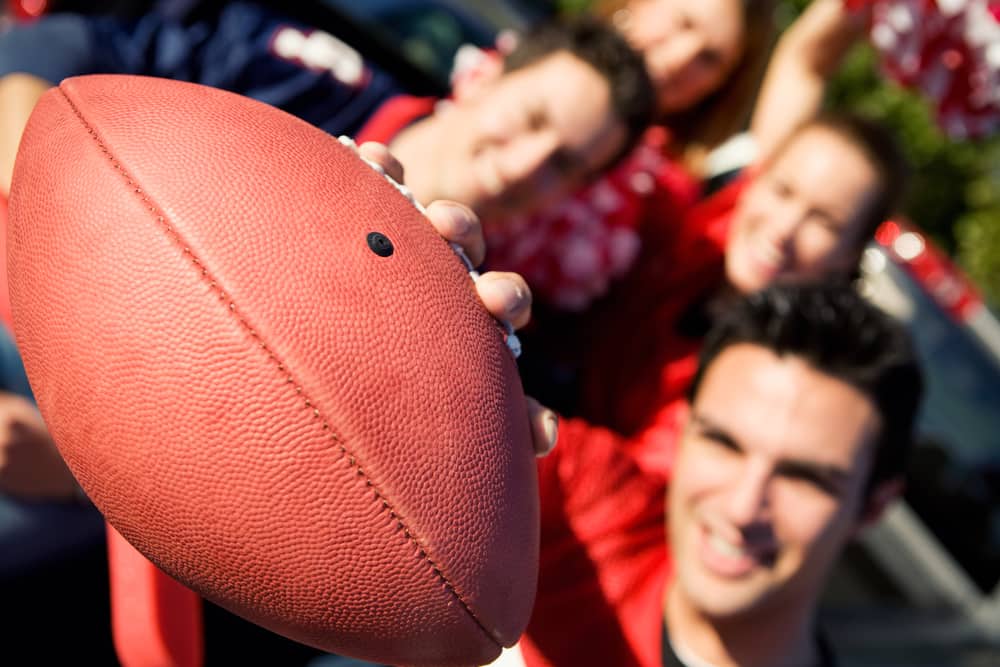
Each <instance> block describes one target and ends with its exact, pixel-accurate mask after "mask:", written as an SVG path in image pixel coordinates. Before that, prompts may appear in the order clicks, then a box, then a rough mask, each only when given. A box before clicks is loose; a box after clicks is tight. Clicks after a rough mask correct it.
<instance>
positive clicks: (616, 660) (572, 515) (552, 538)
mask: <svg viewBox="0 0 1000 667" xmlns="http://www.w3.org/2000/svg"><path fill="white" fill-rule="evenodd" d="M539 485H540V491H541V496H542V550H541V558H540V571H539V588H538V597H537V601H536V603H535V608H534V612H533V614H532V617H531V622H530V624H529V625H528V630H527V633H526V634H525V636H524V637H523V638H522V640H521V648H522V652H523V654H524V659H525V662H526V663H527V665H528V667H539V666H543V665H544V666H558V667H562V666H565V667H588V666H589V665H593V666H594V667H630V666H632V665H637V666H642V667H646V666H647V665H648V666H650V667H652V666H653V665H656V666H657V667H660V659H661V658H660V655H661V632H662V630H661V628H662V619H663V611H662V601H663V594H664V588H665V585H666V581H667V577H668V575H669V573H670V555H669V553H668V551H667V545H666V529H665V525H664V520H665V508H664V499H665V491H666V484H665V483H664V481H663V480H662V479H659V478H657V477H652V476H647V475H645V474H644V473H643V472H642V471H641V470H640V469H639V468H638V466H636V465H635V463H634V462H633V461H632V460H631V459H630V458H629V457H628V456H626V455H623V454H622V450H621V442H620V440H619V439H618V437H617V436H615V435H614V434H612V433H610V432H608V431H606V430H604V429H600V428H594V427H590V426H588V425H587V424H585V423H583V422H581V421H577V420H566V421H564V422H563V423H562V424H561V425H560V432H559V446H558V447H556V449H555V450H554V451H553V453H552V454H550V455H549V456H548V457H546V458H544V459H542V461H541V462H540V464H539Z"/></svg>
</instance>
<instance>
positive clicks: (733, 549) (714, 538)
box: [708, 533, 746, 558]
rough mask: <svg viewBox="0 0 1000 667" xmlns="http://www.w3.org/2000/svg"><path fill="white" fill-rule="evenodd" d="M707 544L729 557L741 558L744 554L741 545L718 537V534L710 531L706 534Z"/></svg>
mask: <svg viewBox="0 0 1000 667" xmlns="http://www.w3.org/2000/svg"><path fill="white" fill-rule="evenodd" d="M708 541H709V544H711V545H712V548H713V549H715V550H716V551H718V552H719V553H720V554H722V555H723V556H728V557H729V558H742V557H744V556H745V555H746V551H744V550H743V549H742V548H741V547H739V546H737V545H735V544H733V543H731V542H729V541H727V540H725V539H723V538H721V537H719V535H717V534H715V533H712V534H711V535H709V536H708Z"/></svg>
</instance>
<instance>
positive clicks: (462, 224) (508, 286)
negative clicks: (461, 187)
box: [358, 143, 558, 456]
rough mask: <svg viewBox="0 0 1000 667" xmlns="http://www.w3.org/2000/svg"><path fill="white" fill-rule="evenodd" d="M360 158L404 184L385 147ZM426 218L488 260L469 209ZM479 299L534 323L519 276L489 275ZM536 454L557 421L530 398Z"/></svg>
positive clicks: (513, 319) (371, 146) (456, 207)
mask: <svg viewBox="0 0 1000 667" xmlns="http://www.w3.org/2000/svg"><path fill="white" fill-rule="evenodd" d="M358 150H359V152H360V153H361V156H362V157H364V158H365V159H366V160H369V161H371V162H374V163H376V164H378V165H380V166H381V167H382V168H383V169H384V170H385V172H386V174H388V175H389V176H390V177H392V178H393V179H394V180H395V181H396V182H398V183H402V182H403V165H402V164H400V163H399V161H398V160H396V159H395V158H394V157H393V156H392V155H391V154H390V153H389V150H388V149H387V148H386V147H385V146H383V145H382V144H376V143H367V144H362V145H361V146H360V147H359V149H358ZM427 217H428V218H430V221H431V224H433V225H434V228H435V229H437V231H438V233H439V234H440V235H441V236H443V237H444V238H445V239H446V240H448V241H450V242H452V243H457V244H458V245H460V246H461V247H462V249H463V250H464V251H465V254H466V256H468V258H469V261H471V262H472V264H473V266H478V265H479V264H480V263H482V261H483V259H485V257H486V243H485V241H484V240H483V229H482V227H481V226H480V224H479V218H477V217H476V214H475V213H473V212H472V210H471V209H469V208H468V207H466V206H462V205H461V204H457V203H455V202H449V201H436V202H433V203H431V205H430V206H428V207H427ZM476 290H477V291H478V292H479V298H481V299H482V300H483V304H484V305H485V306H486V309H487V310H488V311H489V312H490V313H492V314H493V316H494V317H496V318H498V319H502V320H507V321H508V322H510V323H511V324H512V325H514V328H519V327H523V326H524V325H525V324H527V323H528V320H529V319H531V290H530V289H528V284H527V283H526V282H525V281H524V278H522V277H521V276H519V275H518V274H516V273H501V272H498V271H490V272H488V273H484V274H483V275H482V276H481V277H480V279H479V280H478V281H477V282H476ZM527 400H528V414H529V416H530V418H531V426H532V436H533V438H534V444H535V453H536V454H537V455H539V456H544V455H545V454H548V453H549V452H550V451H552V448H553V447H554V446H555V444H556V436H557V433H558V419H557V418H556V415H555V413H554V412H552V411H551V410H549V409H547V408H544V407H542V405H541V404H539V403H538V401H536V400H534V399H533V398H528V399H527Z"/></svg>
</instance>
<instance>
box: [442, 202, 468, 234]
mask: <svg viewBox="0 0 1000 667" xmlns="http://www.w3.org/2000/svg"><path fill="white" fill-rule="evenodd" d="M447 210H448V216H449V218H450V220H451V227H452V230H453V231H454V233H455V236H456V237H458V238H464V237H465V236H466V235H467V234H468V233H469V231H470V230H471V229H472V223H471V222H470V221H469V212H468V210H466V209H465V207H463V206H460V205H458V204H452V203H450V202H449V203H448V206H447Z"/></svg>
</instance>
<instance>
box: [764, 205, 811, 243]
mask: <svg viewBox="0 0 1000 667" xmlns="http://www.w3.org/2000/svg"><path fill="white" fill-rule="evenodd" d="M804 217H805V212H804V211H803V209H802V207H801V206H800V205H799V204H797V203H796V202H785V203H782V204H780V205H778V206H776V207H775V208H774V210H772V211H770V212H769V213H768V216H767V226H768V237H769V238H770V240H771V241H772V242H774V243H777V244H779V245H782V246H785V245H787V244H789V243H791V241H792V239H794V238H795V234H796V232H798V229H799V226H800V225H801V224H802V220H803V219H804Z"/></svg>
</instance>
